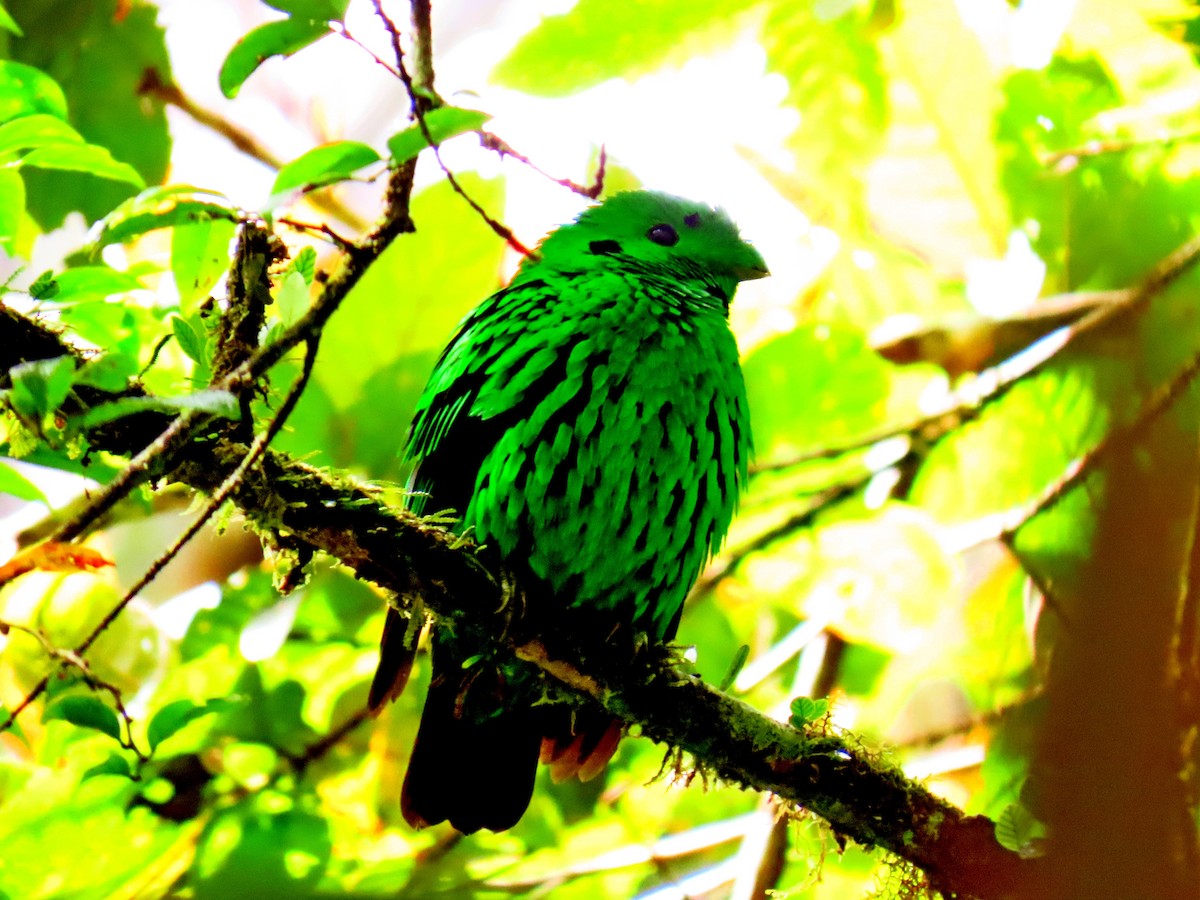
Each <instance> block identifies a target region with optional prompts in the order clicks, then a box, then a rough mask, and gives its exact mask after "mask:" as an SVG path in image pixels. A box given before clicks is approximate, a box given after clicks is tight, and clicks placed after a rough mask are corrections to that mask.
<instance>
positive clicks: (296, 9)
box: [263, 0, 350, 22]
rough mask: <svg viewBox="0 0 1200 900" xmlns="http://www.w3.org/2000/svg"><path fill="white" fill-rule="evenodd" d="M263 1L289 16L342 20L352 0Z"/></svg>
mask: <svg viewBox="0 0 1200 900" xmlns="http://www.w3.org/2000/svg"><path fill="white" fill-rule="evenodd" d="M263 2H264V3H266V5H267V6H271V7H274V8H275V9H277V10H279V11H280V12H285V13H287V14H288V15H289V16H300V17H301V18H305V19H327V20H329V21H334V22H336V21H340V20H341V19H342V17H343V16H345V15H346V7H347V6H349V5H350V0H263Z"/></svg>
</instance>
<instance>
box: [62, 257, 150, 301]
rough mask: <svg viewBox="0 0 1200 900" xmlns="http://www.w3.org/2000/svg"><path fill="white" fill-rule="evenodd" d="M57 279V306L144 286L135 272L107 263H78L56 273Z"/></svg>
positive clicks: (105, 296) (138, 288) (102, 297)
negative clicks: (80, 264) (86, 264)
mask: <svg viewBox="0 0 1200 900" xmlns="http://www.w3.org/2000/svg"><path fill="white" fill-rule="evenodd" d="M39 280H40V279H39ZM54 283H55V284H56V285H57V286H58V292H57V293H56V294H55V295H54V303H55V305H56V306H67V305H70V304H75V303H91V302H95V301H98V300H106V299H108V298H109V297H112V296H114V295H117V294H127V293H129V292H130V291H137V290H142V289H143V288H144V287H145V286H144V285H143V284H142V282H141V280H140V279H139V278H138V277H137V276H136V275H131V274H130V273H129V272H120V271H118V270H116V269H113V268H110V267H108V266H75V267H74V268H71V269H67V270H66V271H65V272H60V273H59V274H58V275H56V276H55V277H54Z"/></svg>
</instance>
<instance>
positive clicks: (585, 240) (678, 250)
mask: <svg viewBox="0 0 1200 900" xmlns="http://www.w3.org/2000/svg"><path fill="white" fill-rule="evenodd" d="M538 253H539V257H540V258H539V259H537V260H536V261H533V260H530V261H526V263H524V264H522V266H521V271H520V273H519V274H518V276H517V280H518V281H520V280H526V279H529V278H533V277H537V273H538V271H539V270H540V271H544V270H545V268H547V267H548V268H550V269H552V270H555V271H560V272H564V273H567V272H579V271H586V270H588V269H609V268H614V267H615V268H620V267H622V266H631V267H636V268H638V269H642V270H650V271H658V272H661V273H663V274H664V275H668V276H670V277H675V278H679V279H680V280H683V281H700V282H703V283H704V284H706V285H707V286H709V287H716V288H718V289H719V290H720V291H721V292H722V293H723V294H724V299H725V300H726V301H728V299H729V298H730V297H732V296H733V292H734V289H735V288H736V287H737V283H738V282H739V281H748V280H750V279H752V278H762V277H763V276H765V275H767V274H769V273H768V272H767V265H766V263H765V262H764V261H763V258H762V255H761V254H760V253H759V252H758V251H757V250H755V249H754V247H752V246H751V245H750V244H748V243H746V241H744V240H743V239H742V238H741V236H740V235H739V234H738V229H737V226H736V225H735V224H734V223H733V220H731V219H730V218H729V216H728V214H727V213H726V212H725V211H724V210H723V209H720V208H716V209H714V208H713V207H710V206H707V205H705V204H703V203H697V202H695V201H692V200H685V199H683V198H682V197H675V196H672V195H671V194H664V193H660V192H658V191H627V192H625V193H621V194H614V195H613V196H612V197H609V198H608V199H607V200H605V201H604V202H603V203H600V204H598V205H596V206H593V207H590V208H589V209H586V210H584V211H583V212H582V213H581V214H580V215H579V218H578V219H576V220H575V222H574V223H572V224H570V225H564V226H563V227H562V228H559V229H558V230H557V231H554V232H552V233H551V234H550V235H548V236H547V237H546V238H545V239H544V240H543V241H542V243H541V244H540V245H539V246H538Z"/></svg>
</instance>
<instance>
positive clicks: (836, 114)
mask: <svg viewBox="0 0 1200 900" xmlns="http://www.w3.org/2000/svg"><path fill="white" fill-rule="evenodd" d="M818 6H819V5H815V4H808V3H775V4H772V5H771V10H770V13H769V14H768V16H767V19H766V22H765V23H764V24H763V26H762V29H761V35H762V36H761V41H762V45H763V49H764V50H765V51H766V53H767V66H768V68H770V69H771V70H772V71H774V72H778V73H780V74H782V75H783V76H784V77H785V78H787V85H788V94H787V98H786V101H785V106H787V107H789V108H791V109H796V110H803V115H801V117H800V123H799V127H797V128H796V129H795V131H794V132H793V133H792V134H791V136H790V137H789V138H788V140H787V149H788V150H789V151H791V153H792V155H793V157H794V159H795V164H794V166H793V170H794V173H789V174H788V175H787V176H785V177H786V178H787V179H788V180H790V181H791V182H792V184H791V185H790V189H791V191H795V190H796V189H797V186H799V187H800V189H801V190H802V191H803V193H804V195H805V209H806V210H807V209H809V208H810V207H811V208H815V209H814V211H815V212H816V217H817V218H819V219H821V220H822V221H827V222H828V227H830V228H833V229H835V230H838V231H843V230H848V229H849V228H850V227H853V223H855V222H858V221H861V217H862V205H863V203H864V202H865V198H866V189H865V182H866V179H865V177H864V169H865V168H866V166H867V165H868V164H869V163H870V161H871V157H872V154H873V153H875V151H876V150H877V149H878V147H879V144H880V142H881V139H882V137H883V132H884V128H885V125H886V123H887V105H888V104H887V84H886V82H885V80H884V77H883V73H882V71H881V64H880V58H879V48H878V43H879V42H878V38H877V36H876V35H873V34H872V33H871V32H870V31H869V30H868V29H867V28H864V27H863V23H862V21H861V16H860V15H859V14H858V10H864V5H859V6H858V7H857V9H856V8H855V7H851V12H849V13H847V14H845V15H839V16H833V17H830V16H827V15H824V14H822V11H821V10H820V9H819V8H818ZM865 6H867V7H869V6H871V4H866V5H865ZM864 14H865V12H864ZM759 167H760V168H762V166H761V164H760V165H759ZM763 174H764V176H766V177H767V178H768V179H771V173H770V172H766V171H764V172H763ZM781 188H782V190H781V193H784V194H787V193H789V192H790V191H789V190H788V188H787V187H783V186H782V185H781Z"/></svg>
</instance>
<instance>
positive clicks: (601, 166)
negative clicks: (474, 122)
mask: <svg viewBox="0 0 1200 900" xmlns="http://www.w3.org/2000/svg"><path fill="white" fill-rule="evenodd" d="M479 143H480V144H481V145H482V146H483V148H484V149H485V150H491V151H493V152H495V153H497V154H498V155H499V156H500V158H501V159H503V158H504V157H506V156H507V157H510V158H511V159H515V160H516V161H517V162H519V163H521V164H522V165H525V166H528V167H529V168H530V169H533V171H535V172H537V173H538V174H539V175H541V176H542V177H543V178H545V179H547V180H548V181H552V182H554V183H555V184H557V185H561V186H562V187H565V188H567V189H568V190H571V191H574V192H575V193H576V194H581V195H582V196H584V197H588V198H590V199H592V200H595V199H596V198H597V197H599V196H600V194H601V192H603V190H604V171H605V168H606V167H607V165H608V154H607V152H606V151H605V149H604V147H603V146H601V147H600V158H599V160H598V161H597V163H596V174H595V176H594V177H593V178H592V183H591V184H579V183H578V182H576V181H572V180H571V179H570V178H555V177H554V176H553V175H551V174H550V173H549V172H547V171H546V170H545V169H543V168H542V167H541V166H539V165H538V164H537V163H535V162H534V161H533V160H531V159H530V158H529V157H528V156H525V155H524V154H522V153H518V152H517V151H516V150H514V149H513V146H512V145H511V144H510V143H508V142H507V141H506V140H504V139H503V138H501V137H499V136H497V135H495V134H493V133H492V132H490V131H481V132H479Z"/></svg>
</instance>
